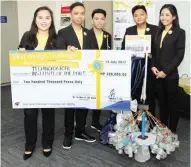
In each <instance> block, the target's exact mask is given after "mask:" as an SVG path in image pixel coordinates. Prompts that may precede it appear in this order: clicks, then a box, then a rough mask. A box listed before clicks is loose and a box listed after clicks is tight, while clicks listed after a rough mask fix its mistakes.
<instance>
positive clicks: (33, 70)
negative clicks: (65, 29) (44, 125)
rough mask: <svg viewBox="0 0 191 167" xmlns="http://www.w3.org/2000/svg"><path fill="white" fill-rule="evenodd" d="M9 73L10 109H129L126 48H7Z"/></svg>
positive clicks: (127, 52) (128, 67)
mask: <svg viewBox="0 0 191 167" xmlns="http://www.w3.org/2000/svg"><path fill="white" fill-rule="evenodd" d="M90 55H91V56H90ZM116 55H118V56H116ZM10 74H11V89H12V106H13V108H89V109H102V110H123V111H130V99H131V53H130V52H129V51H125V50H124V51H117V50H112V51H111V50H103V51H99V50H97V51H96V50H83V51H74V52H69V51H41V52H40V51H27V52H26V53H19V52H18V51H10Z"/></svg>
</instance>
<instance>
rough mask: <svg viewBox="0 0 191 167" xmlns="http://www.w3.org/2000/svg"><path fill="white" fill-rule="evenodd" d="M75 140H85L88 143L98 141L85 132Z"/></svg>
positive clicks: (77, 135)
mask: <svg viewBox="0 0 191 167" xmlns="http://www.w3.org/2000/svg"><path fill="white" fill-rule="evenodd" d="M75 139H76V140H83V141H86V142H88V143H93V142H95V141H96V139H95V137H92V136H90V135H88V134H87V133H86V132H83V133H81V134H75Z"/></svg>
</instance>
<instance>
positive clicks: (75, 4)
mask: <svg viewBox="0 0 191 167" xmlns="http://www.w3.org/2000/svg"><path fill="white" fill-rule="evenodd" d="M77 6H81V7H83V8H84V9H85V7H84V4H83V3H81V2H75V3H73V4H72V5H70V12H72V10H73V9H74V8H75V7H77Z"/></svg>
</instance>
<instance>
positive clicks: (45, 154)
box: [43, 149, 52, 157]
mask: <svg viewBox="0 0 191 167" xmlns="http://www.w3.org/2000/svg"><path fill="white" fill-rule="evenodd" d="M51 153H52V149H51V150H50V151H44V150H43V154H44V156H45V157H49V156H50V154H51Z"/></svg>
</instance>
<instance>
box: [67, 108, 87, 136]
mask: <svg viewBox="0 0 191 167" xmlns="http://www.w3.org/2000/svg"><path fill="white" fill-rule="evenodd" d="M74 114H75V117H76V131H75V133H76V134H81V133H83V132H85V125H86V117H87V114H88V110H87V109H74V108H66V109H65V121H64V122H65V136H70V137H71V136H72V135H73V132H74Z"/></svg>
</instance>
